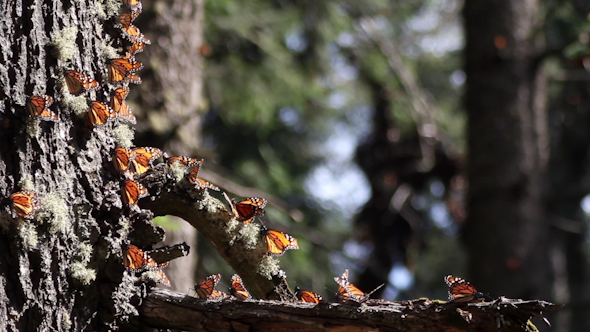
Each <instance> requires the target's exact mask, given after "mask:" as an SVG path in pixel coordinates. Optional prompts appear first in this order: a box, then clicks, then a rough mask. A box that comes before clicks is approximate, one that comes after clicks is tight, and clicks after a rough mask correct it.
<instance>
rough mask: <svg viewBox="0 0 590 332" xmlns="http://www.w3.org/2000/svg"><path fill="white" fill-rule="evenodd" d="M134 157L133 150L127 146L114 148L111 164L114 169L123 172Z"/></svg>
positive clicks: (127, 168)
mask: <svg viewBox="0 0 590 332" xmlns="http://www.w3.org/2000/svg"><path fill="white" fill-rule="evenodd" d="M133 159H135V152H134V151H133V150H130V149H127V148H116V149H115V154H114V155H113V164H114V165H115V169H116V170H117V171H119V172H125V171H127V170H129V165H131V161H133Z"/></svg>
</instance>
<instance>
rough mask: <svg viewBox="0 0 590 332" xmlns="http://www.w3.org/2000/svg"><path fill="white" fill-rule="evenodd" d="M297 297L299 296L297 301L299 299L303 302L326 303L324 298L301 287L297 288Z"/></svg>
mask: <svg viewBox="0 0 590 332" xmlns="http://www.w3.org/2000/svg"><path fill="white" fill-rule="evenodd" d="M295 296H297V299H299V301H301V302H307V303H321V302H323V301H324V298H322V297H321V296H320V295H319V294H316V293H314V292H311V291H308V290H303V289H301V288H299V287H296V288H295Z"/></svg>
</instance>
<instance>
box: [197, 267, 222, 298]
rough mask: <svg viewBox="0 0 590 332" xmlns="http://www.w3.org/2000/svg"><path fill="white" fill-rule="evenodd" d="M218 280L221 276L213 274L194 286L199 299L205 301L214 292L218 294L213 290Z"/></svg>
mask: <svg viewBox="0 0 590 332" xmlns="http://www.w3.org/2000/svg"><path fill="white" fill-rule="evenodd" d="M220 279H221V274H219V273H218V274H213V275H210V276H208V277H207V278H205V279H204V280H202V281H200V282H199V283H198V284H196V285H195V290H196V292H197V295H198V296H199V298H201V299H206V298H209V296H211V295H212V294H213V293H214V292H218V291H216V290H215V286H217V284H218V283H219V280H220ZM219 293H220V292H219Z"/></svg>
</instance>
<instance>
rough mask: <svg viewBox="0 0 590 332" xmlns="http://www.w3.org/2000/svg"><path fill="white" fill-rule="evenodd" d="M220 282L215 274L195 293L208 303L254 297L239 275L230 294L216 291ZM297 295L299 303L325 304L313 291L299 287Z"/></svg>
mask: <svg viewBox="0 0 590 332" xmlns="http://www.w3.org/2000/svg"><path fill="white" fill-rule="evenodd" d="M219 280H221V274H213V275H210V276H208V277H207V278H205V279H204V280H202V281H200V282H199V283H197V284H196V285H195V292H196V293H197V296H198V297H199V298H201V299H207V300H208V301H223V300H227V299H230V298H232V296H234V297H236V298H238V299H240V300H243V301H246V300H250V299H252V295H251V294H250V292H248V290H247V289H246V287H245V286H244V283H243V282H242V278H241V277H240V276H239V275H237V274H234V275H233V276H232V277H231V284H230V288H229V294H227V293H224V292H220V291H218V290H216V289H215V287H217V284H218V283H219ZM295 295H296V296H297V298H298V299H299V301H302V302H309V303H322V302H324V299H323V298H322V297H321V296H320V295H318V294H316V293H314V292H311V291H307V290H302V289H300V288H299V287H297V288H296V289H295Z"/></svg>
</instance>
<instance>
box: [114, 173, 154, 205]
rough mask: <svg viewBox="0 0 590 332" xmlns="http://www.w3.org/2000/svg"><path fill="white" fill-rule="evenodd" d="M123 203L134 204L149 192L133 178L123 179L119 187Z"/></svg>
mask: <svg viewBox="0 0 590 332" xmlns="http://www.w3.org/2000/svg"><path fill="white" fill-rule="evenodd" d="M121 191H122V196H123V203H125V204H127V205H136V204H137V202H138V201H139V199H140V198H142V197H146V196H147V195H148V194H149V193H148V191H147V189H146V188H145V187H144V186H143V185H142V184H141V183H138V182H135V181H134V180H128V179H127V180H125V181H124V183H123V187H122V188H121Z"/></svg>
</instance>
